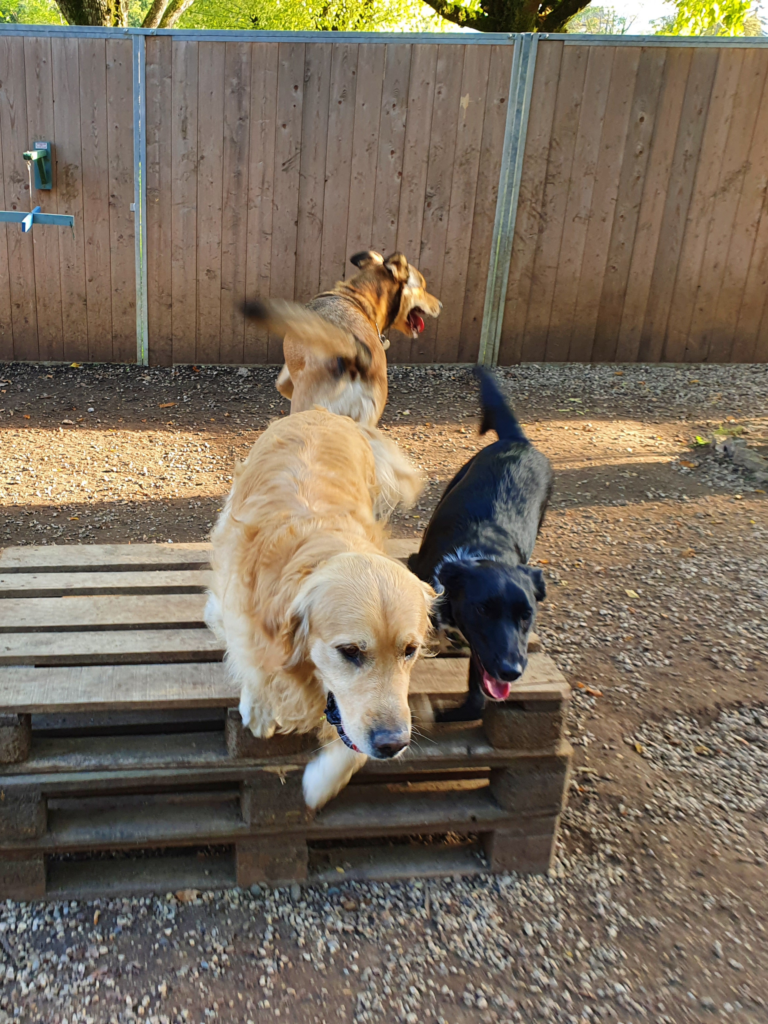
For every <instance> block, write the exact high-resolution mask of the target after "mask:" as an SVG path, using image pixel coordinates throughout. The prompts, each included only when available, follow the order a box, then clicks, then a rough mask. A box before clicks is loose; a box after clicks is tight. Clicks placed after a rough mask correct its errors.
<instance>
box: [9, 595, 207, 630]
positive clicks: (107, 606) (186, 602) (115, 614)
mask: <svg viewBox="0 0 768 1024" xmlns="http://www.w3.org/2000/svg"><path fill="white" fill-rule="evenodd" d="M205 602H206V596H205V594H169V595H163V596H153V595H151V594H140V595H134V594H102V595H101V596H99V597H91V596H88V597H32V598H26V599H25V598H9V599H8V600H6V601H4V602H3V605H2V612H3V618H2V621H1V622H0V633H27V632H37V631H42V632H45V631H46V630H48V631H54V630H80V631H82V630H102V629H110V628H112V629H123V628H124V629H142V628H143V629H162V628H163V627H172V626H174V627H176V628H178V629H183V628H187V629H202V627H203V626H204V625H205V621H204V619H203V611H204V610H205Z"/></svg>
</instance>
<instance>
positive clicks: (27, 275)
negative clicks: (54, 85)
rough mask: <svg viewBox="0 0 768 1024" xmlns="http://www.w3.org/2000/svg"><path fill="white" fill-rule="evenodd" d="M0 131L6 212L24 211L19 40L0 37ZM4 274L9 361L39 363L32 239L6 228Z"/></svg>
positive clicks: (24, 140) (26, 202) (24, 144)
mask: <svg viewBox="0 0 768 1024" xmlns="http://www.w3.org/2000/svg"><path fill="white" fill-rule="evenodd" d="M0 67H2V68H3V69H4V72H3V74H2V83H1V84H0V132H2V136H3V179H4V181H5V202H6V205H7V208H8V209H9V210H24V211H26V210H29V209H30V195H29V175H28V173H27V166H26V164H25V163H24V160H23V158H22V155H21V154H22V153H23V152H24V150H25V149H27V148H28V146H29V139H28V138H27V98H26V88H25V81H26V75H25V73H24V40H23V38H19V37H18V36H15V37H13V36H12V37H5V38H3V37H2V36H0ZM6 238H7V245H8V274H9V285H10V293H11V320H12V324H13V355H14V359H39V357H40V356H39V348H38V342H37V308H36V303H35V285H36V282H35V260H34V254H33V251H32V235H31V233H30V234H26V235H24V234H22V233H21V228H20V227H18V226H17V225H15V224H12V225H9V227H8V230H7V233H6Z"/></svg>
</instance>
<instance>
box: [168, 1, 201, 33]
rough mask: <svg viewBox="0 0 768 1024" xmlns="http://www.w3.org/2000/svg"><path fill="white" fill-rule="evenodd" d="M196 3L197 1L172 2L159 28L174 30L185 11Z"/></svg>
mask: <svg viewBox="0 0 768 1024" xmlns="http://www.w3.org/2000/svg"><path fill="white" fill-rule="evenodd" d="M194 2H195V0H170V3H169V4H168V6H167V7H166V8H165V13H164V14H163V16H162V18H161V19H160V25H159V28H173V26H174V25H175V24H176V22H177V21H178V20H179V18H180V17H181V16H182V14H183V13H184V11H186V10H188V9H189V8H190V7H191V6H192V4H193V3H194Z"/></svg>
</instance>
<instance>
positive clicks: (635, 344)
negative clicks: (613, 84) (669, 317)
mask: <svg viewBox="0 0 768 1024" xmlns="http://www.w3.org/2000/svg"><path fill="white" fill-rule="evenodd" d="M693 54H694V51H693V50H692V49H690V48H688V49H679V50H668V51H667V62H666V65H665V68H664V81H663V85H662V92H661V95H660V96H659V99H658V114H657V116H656V118H655V125H654V131H653V139H652V141H651V147H650V153H649V156H648V169H647V171H646V174H645V180H644V182H643V196H642V199H641V202H640V210H639V213H638V220H637V230H636V233H635V240H634V245H633V247H632V259H631V263H630V267H629V273H628V275H627V281H626V287H625V294H624V306H623V309H622V313H621V323H620V325H619V336H618V342H617V347H616V356H615V358H616V360H617V361H618V362H634V361H635V360H636V359H637V353H638V350H639V347H640V337H641V334H642V329H643V318H644V316H645V310H646V305H647V302H648V295H649V291H650V285H651V277H652V275H653V266H654V262H655V260H656V255H657V251H658V243H659V235H660V232H661V230H662V218H663V215H664V207H665V199H666V195H667V192H668V191H669V188H670V172H671V170H672V161H673V159H674V155H675V144H676V141H677V137H678V133H679V131H680V114H681V112H682V109H683V100H684V99H685V91H686V84H687V81H688V75H689V72H690V69H691V61H692V58H693Z"/></svg>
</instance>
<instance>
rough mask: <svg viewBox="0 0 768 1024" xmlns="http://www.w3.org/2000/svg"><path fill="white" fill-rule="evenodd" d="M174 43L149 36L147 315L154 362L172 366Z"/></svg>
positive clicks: (150, 348) (160, 37)
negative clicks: (170, 116)
mask: <svg viewBox="0 0 768 1024" xmlns="http://www.w3.org/2000/svg"><path fill="white" fill-rule="evenodd" d="M172 47H173V41H172V40H171V38H170V37H169V36H149V37H148V38H147V39H146V79H147V319H148V327H149V361H150V364H151V365H152V366H170V365H171V363H172V362H173V339H172V334H173V328H172V320H173V292H172V283H171V250H172V247H173V230H172V213H171V209H172V202H171V199H172V189H173V184H172V178H173V159H172V156H173V154H172V147H171V146H169V145H168V123H167V120H166V118H167V115H168V111H170V110H171V108H172V104H173V78H172V71H173V57H172V53H171V49H172Z"/></svg>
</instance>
